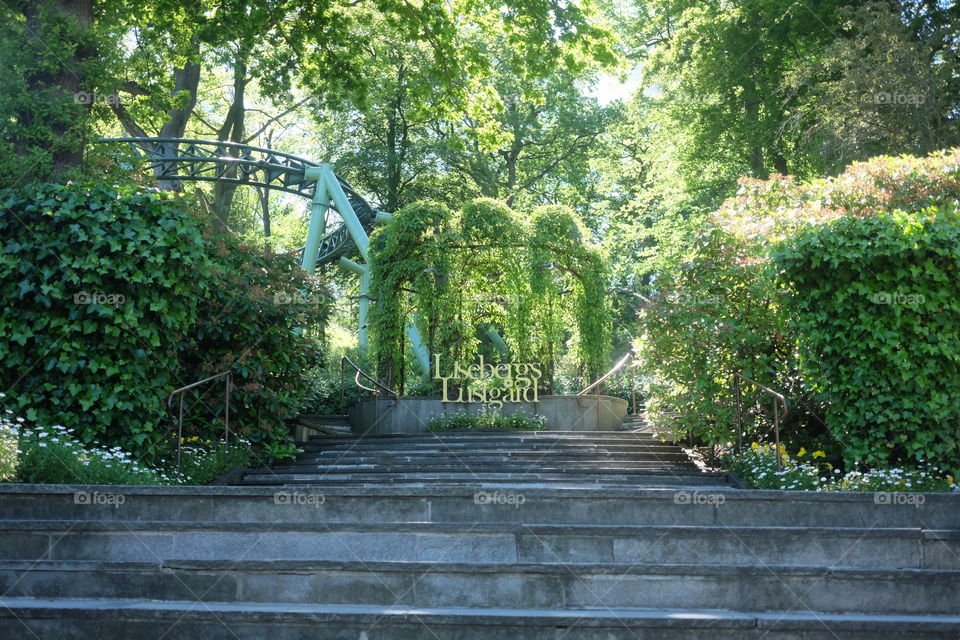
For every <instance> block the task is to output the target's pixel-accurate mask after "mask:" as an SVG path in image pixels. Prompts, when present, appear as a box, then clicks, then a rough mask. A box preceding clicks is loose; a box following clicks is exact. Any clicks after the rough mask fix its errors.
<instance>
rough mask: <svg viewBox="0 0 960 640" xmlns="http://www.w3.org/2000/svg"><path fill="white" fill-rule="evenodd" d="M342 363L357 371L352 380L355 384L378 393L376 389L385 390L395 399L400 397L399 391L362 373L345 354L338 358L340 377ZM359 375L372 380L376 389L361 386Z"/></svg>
mask: <svg viewBox="0 0 960 640" xmlns="http://www.w3.org/2000/svg"><path fill="white" fill-rule="evenodd" d="M344 363H346V364H349V365H350V366H351V367H353V369H354V371H356V372H357V373H356V375H355V376H354V381H355V382H356V383H357V386H358V387H360V388H361V389H366V390H367V391H372V392H373V393H379V391H378V390H377V389H382V390H383V391H386V392H387V393H389V394H390V395H392V396H393V397H394V398H395V399H397V400H399V399H400V394H399V393H397V392H396V391H394V390H393V389H391V388H390V387H386V386H384V385H382V384H380V383H379V382H377V381H376V380H375V379H374V378H373V377H371V376H369V375H367V374H366V373H364V371H363V369H361V368H360V367H358V366H357V365H356V364H355V363H354V362H353V360H351V359H350V358H348V357H347V356H343V357H342V358H340V375H341V377H342V376H343V365H344ZM360 376H363V377H364V379H366V380H369V381H370V382H372V383H373V384H374V386H376V387H377V389H371V388H370V387H365V386H363V385H362V384H361V383H360Z"/></svg>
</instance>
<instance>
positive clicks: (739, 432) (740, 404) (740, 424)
mask: <svg viewBox="0 0 960 640" xmlns="http://www.w3.org/2000/svg"><path fill="white" fill-rule="evenodd" d="M733 387H734V390H735V393H736V396H737V455H740V454H742V453H743V398H742V397H741V395H740V376H738V375H737V374H736V373H734V374H733ZM774 402H776V399H774Z"/></svg>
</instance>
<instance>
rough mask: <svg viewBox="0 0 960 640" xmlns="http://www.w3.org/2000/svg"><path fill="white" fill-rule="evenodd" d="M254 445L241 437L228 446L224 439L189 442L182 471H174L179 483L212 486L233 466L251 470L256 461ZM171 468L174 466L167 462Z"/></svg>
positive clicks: (182, 451)
mask: <svg viewBox="0 0 960 640" xmlns="http://www.w3.org/2000/svg"><path fill="white" fill-rule="evenodd" d="M250 447H251V443H250V441H248V440H245V439H242V438H232V439H231V441H230V444H229V446H224V444H223V441H222V440H216V441H211V440H207V441H201V440H199V438H197V440H192V439H191V440H188V441H186V442H184V444H183V448H182V450H181V451H180V469H179V470H178V471H176V472H173V471H171V475H174V476H175V477H176V478H177V482H178V484H189V485H205V484H210V483H211V482H213V481H214V480H216V479H217V478H219V477H220V476H222V475H223V474H224V473H225V472H227V471H229V470H230V469H233V468H234V467H249V466H251V461H252V460H253V455H252V453H251V448H250ZM168 465H169V466H170V467H171V469H173V468H174V465H173V464H172V463H168Z"/></svg>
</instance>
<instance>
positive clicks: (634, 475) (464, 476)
mask: <svg viewBox="0 0 960 640" xmlns="http://www.w3.org/2000/svg"><path fill="white" fill-rule="evenodd" d="M431 482H441V483H447V484H450V483H459V484H469V485H471V486H476V485H481V486H482V485H487V484H497V485H506V486H509V485H510V484H514V483H527V484H534V485H536V486H538V487H545V486H549V485H551V484H557V485H560V486H563V485H571V484H574V485H585V486H610V485H625V486H632V487H647V486H655V487H681V486H683V487H686V486H711V487H717V486H721V485H724V484H727V483H728V482H727V476H726V474H708V473H701V472H698V471H692V472H688V473H683V472H682V471H681V470H680V469H668V470H662V471H657V470H653V469H651V470H649V471H646V472H642V471H633V472H630V473H606V474H601V473H573V472H564V473H540V472H538V471H534V470H531V471H530V472H528V473H522V472H520V471H518V470H516V469H513V470H510V471H508V472H504V473H495V472H487V471H485V470H480V469H477V470H470V469H462V470H460V471H447V472H444V471H427V470H415V471H411V472H409V473H404V472H384V473H375V472H367V471H366V470H364V471H358V472H356V473H342V472H330V471H325V470H320V471H317V472H313V473H311V472H301V471H297V470H294V471H291V472H286V473H284V472H281V473H273V472H271V473H248V474H246V475H245V476H244V478H243V483H244V485H276V484H287V485H302V486H305V485H317V486H326V485H329V484H333V483H343V484H351V485H352V484H359V485H371V486H375V485H377V484H384V485H386V484H394V483H403V484H414V485H417V484H426V483H431Z"/></svg>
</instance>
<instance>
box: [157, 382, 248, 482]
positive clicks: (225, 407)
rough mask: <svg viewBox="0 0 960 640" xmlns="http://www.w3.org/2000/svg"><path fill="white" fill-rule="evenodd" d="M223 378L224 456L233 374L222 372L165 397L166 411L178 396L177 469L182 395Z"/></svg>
mask: <svg viewBox="0 0 960 640" xmlns="http://www.w3.org/2000/svg"><path fill="white" fill-rule="evenodd" d="M224 376H226V378H227V381H226V388H225V390H224V397H223V447H224V455H226V450H227V447H228V446H229V444H230V387H231V386H233V372H232V371H222V372H220V373H218V374H215V375H212V376H210V377H209V378H204V379H203V380H198V381H196V382H194V383H192V384H188V385H186V386H183V387H180V388H179V389H176V390H174V391H172V392H171V393H170V395H169V396H167V409H171V408H172V406H171V405H172V403H173V397H174V396H177V395H179V396H180V409H179V413H178V417H177V469H179V468H180V455H181V449H182V448H183V394H184V393H186V392H187V391H189V390H190V389H194V388H196V387H199V386H200V385H202V384H206V383H208V382H212V381H214V380H217V379H219V378H223V377H224Z"/></svg>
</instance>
